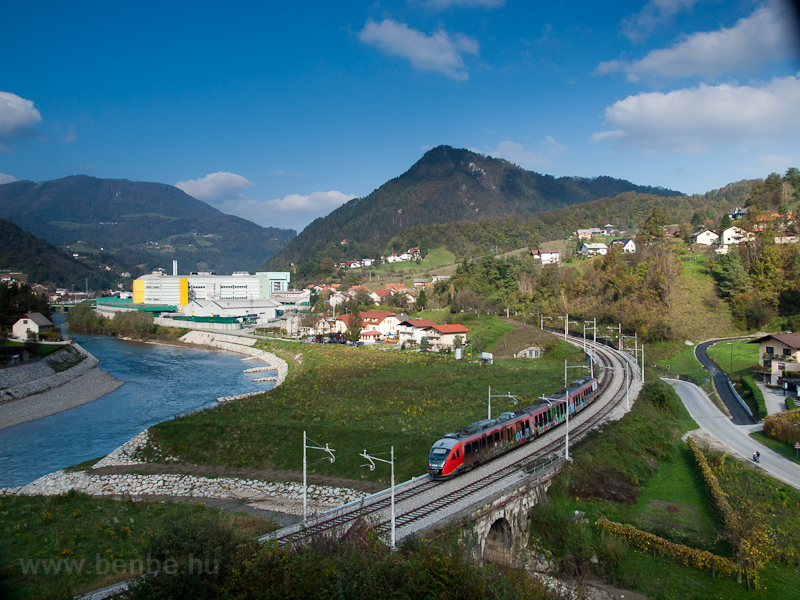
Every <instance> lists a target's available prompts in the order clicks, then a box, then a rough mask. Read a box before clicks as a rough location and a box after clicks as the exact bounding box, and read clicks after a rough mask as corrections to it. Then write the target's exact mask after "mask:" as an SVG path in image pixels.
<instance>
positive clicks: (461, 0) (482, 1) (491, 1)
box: [425, 0, 506, 9]
mask: <svg viewBox="0 0 800 600" xmlns="http://www.w3.org/2000/svg"><path fill="white" fill-rule="evenodd" d="M505 3H506V0H428V1H427V2H426V3H425V4H426V5H427V6H430V7H431V8H437V9H444V8H450V7H451V6H468V7H473V6H474V7H478V8H500V7H501V6H503V5H504V4H505Z"/></svg>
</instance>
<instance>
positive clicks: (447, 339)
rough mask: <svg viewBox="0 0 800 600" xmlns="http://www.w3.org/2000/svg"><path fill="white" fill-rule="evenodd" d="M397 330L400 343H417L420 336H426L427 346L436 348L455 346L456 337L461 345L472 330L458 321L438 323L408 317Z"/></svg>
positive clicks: (420, 340)
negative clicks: (449, 323)
mask: <svg viewBox="0 0 800 600" xmlns="http://www.w3.org/2000/svg"><path fill="white" fill-rule="evenodd" d="M397 331H398V341H400V342H401V343H407V344H409V343H410V344H414V345H419V344H421V343H422V338H427V341H428V347H429V348H432V349H433V350H438V349H440V348H453V347H455V345H456V344H455V342H456V337H460V338H461V344H462V345H463V344H464V343H465V342H466V341H467V334H468V333H469V332H470V331H472V330H471V329H469V328H467V327H464V326H463V325H460V324H458V323H455V324H452V325H439V324H437V323H434V322H433V321H431V320H429V319H409V320H406V321H403V322H402V323H401V324H400V327H398V330H397Z"/></svg>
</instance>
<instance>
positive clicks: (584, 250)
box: [580, 242, 608, 258]
mask: <svg viewBox="0 0 800 600" xmlns="http://www.w3.org/2000/svg"><path fill="white" fill-rule="evenodd" d="M580 254H583V255H584V256H585V257H586V258H589V257H591V256H597V255H598V254H599V255H600V256H603V255H605V254H608V246H606V245H605V244H601V243H592V242H585V243H584V244H583V246H581V250H580Z"/></svg>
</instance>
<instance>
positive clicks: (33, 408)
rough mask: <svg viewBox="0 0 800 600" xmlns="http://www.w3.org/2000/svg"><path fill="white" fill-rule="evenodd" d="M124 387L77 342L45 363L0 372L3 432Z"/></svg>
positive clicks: (0, 419) (9, 368)
mask: <svg viewBox="0 0 800 600" xmlns="http://www.w3.org/2000/svg"><path fill="white" fill-rule="evenodd" d="M76 361H80V362H79V363H78V364H76V365H74V366H71V367H69V368H66V369H64V367H65V366H68V365H69V364H71V363H74V362H76ZM62 369H63V370H62ZM122 383H123V382H121V381H119V380H118V379H116V378H115V377H114V376H113V375H111V374H109V373H106V372H105V371H103V370H102V369H100V368H99V367H98V366H97V359H96V358H95V357H94V356H92V355H91V354H89V353H88V352H87V351H86V350H84V349H83V348H81V346H79V345H78V344H77V343H75V342H72V343H71V344H68V345H65V347H64V349H63V350H59V351H58V352H55V353H53V354H52V355H50V356H48V357H47V358H45V359H43V360H40V361H37V362H34V363H27V364H21V365H16V366H13V367H6V368H5V369H0V429H4V428H6V427H11V426H13V425H18V424H19V423H25V422H27V421H33V420H35V419H40V418H42V417H46V416H49V415H53V414H56V413H59V412H61V411H64V410H68V409H70V408H74V407H76V406H80V405H81V404H86V403H88V402H93V401H95V400H97V399H98V398H100V397H102V396H105V395H106V394H108V393H109V392H113V391H114V390H116V389H117V388H118V387H120V386H121V385H122Z"/></svg>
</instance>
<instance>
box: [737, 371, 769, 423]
mask: <svg viewBox="0 0 800 600" xmlns="http://www.w3.org/2000/svg"><path fill="white" fill-rule="evenodd" d="M742 387H743V388H744V389H745V392H746V393H748V394H750V395H751V396H752V397H753V399H754V400H755V401H756V410H757V411H758V414H757V415H756V420H757V421H761V420H763V419H764V417H766V416H767V404H766V402H764V394H762V393H761V388H759V387H758V386H757V385H756V382H755V381H753V378H752V377H750V375H742Z"/></svg>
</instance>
